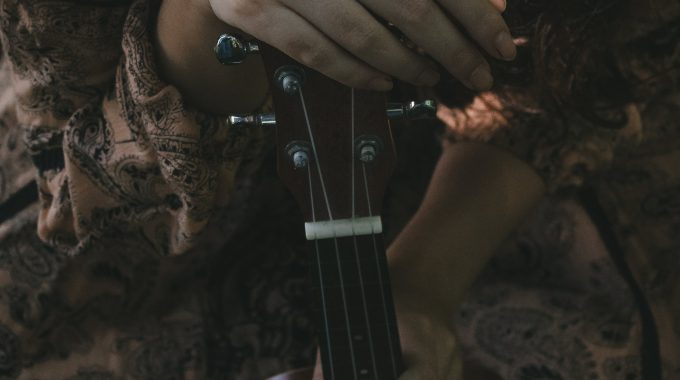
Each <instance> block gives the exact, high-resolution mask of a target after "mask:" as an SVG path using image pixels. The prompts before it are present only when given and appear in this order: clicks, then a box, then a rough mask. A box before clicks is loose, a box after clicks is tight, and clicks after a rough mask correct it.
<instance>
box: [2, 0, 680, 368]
mask: <svg viewBox="0 0 680 380" xmlns="http://www.w3.org/2000/svg"><path fill="white" fill-rule="evenodd" d="M157 5H158V2H157V1H153V0H134V1H133V0H92V1H78V0H31V1H22V0H0V41H1V43H2V60H1V62H2V65H1V70H0V94H1V95H0V380H13V379H32V380H66V379H69V380H75V379H101V380H113V379H230V380H232V379H240V380H246V379H263V378H265V377H267V376H271V375H273V374H275V373H278V372H281V371H283V370H286V369H289V368H295V367H299V366H304V365H309V364H310V363H311V362H312V361H313V358H314V353H315V341H314V331H313V330H314V329H313V327H312V323H311V319H310V314H311V312H310V310H309V306H308V305H309V302H308V299H307V293H306V283H305V281H306V263H305V257H306V255H305V254H304V250H305V246H304V236H302V231H301V230H300V229H299V228H297V227H298V226H299V225H300V221H301V217H300V216H299V215H298V214H297V212H296V211H295V207H294V205H293V202H292V200H291V197H290V196H289V194H288V193H287V192H286V191H285V190H284V189H283V188H282V186H281V184H280V183H279V182H278V180H277V179H276V178H275V174H274V170H273V165H272V159H271V157H270V154H269V153H270V151H271V149H270V146H271V141H270V136H268V135H267V134H266V133H265V132H262V131H258V130H248V129H238V128H232V127H230V126H229V125H228V123H227V122H226V121H225V120H224V119H221V118H218V117H216V116H214V115H209V114H204V113H201V112H199V111H197V110H195V109H193V108H192V107H190V106H188V105H187V104H185V103H184V102H183V101H182V97H181V94H180V93H179V92H178V91H177V90H176V89H175V88H174V87H173V86H170V85H168V84H166V83H164V82H163V81H162V79H161V78H159V77H158V75H157V70H156V63H155V57H154V51H153V38H152V35H153V25H154V16H155V14H156V11H157ZM669 33H671V34H669ZM672 33H674V34H672ZM669 35H670V36H675V37H668V36H669ZM645 39H646V40H645ZM636 41H639V42H635V43H631V44H629V45H626V46H625V48H623V49H622V50H621V54H622V55H625V54H629V55H630V56H632V57H635V59H628V60H622V61H626V62H630V63H631V65H632V66H631V67H629V70H628V71H627V72H628V73H629V75H631V78H634V77H635V76H649V75H654V73H656V72H660V68H661V67H662V66H664V65H666V66H668V65H670V67H673V68H674V69H675V70H674V71H673V70H671V71H668V70H665V71H663V72H665V73H666V74H667V75H666V76H664V77H663V78H660V79H659V80H658V81H657V82H658V83H657V82H654V83H657V84H658V86H659V88H650V89H648V91H649V94H650V95H649V98H648V99H647V100H646V101H645V102H641V103H639V104H635V105H631V107H630V110H629V112H631V114H639V115H640V118H641V123H639V125H638V126H631V127H630V128H626V129H623V130H618V131H602V130H599V129H597V128H595V127H593V126H590V125H588V124H586V123H579V122H575V123H573V124H570V125H568V126H567V125H566V124H565V125H561V126H556V127H555V128H553V129H547V128H540V126H541V123H537V122H529V121H530V120H527V122H526V123H516V124H513V125H512V126H511V127H509V126H501V125H496V124H494V123H490V124H485V125H480V126H475V125H474V124H470V123H461V122H460V120H459V119H458V117H459V116H460V115H461V113H460V112H463V111H461V110H457V111H456V110H442V113H441V116H442V118H443V119H444V121H445V122H446V124H447V125H448V128H447V135H448V136H449V137H450V138H449V139H447V142H445V144H444V149H446V148H447V147H448V146H449V144H452V143H455V141H461V140H475V141H480V142H485V143H493V144H495V145H497V146H499V147H501V148H503V149H509V150H510V151H512V152H513V153H515V154H517V156H518V157H519V158H521V159H523V160H526V161H527V162H528V163H529V164H531V165H532V166H533V167H535V168H536V170H537V171H538V172H539V173H540V174H541V175H542V176H543V177H544V178H545V179H546V183H547V184H548V185H549V187H550V188H552V189H555V190H557V189H561V188H563V187H564V186H567V185H568V186H570V187H583V186H588V187H589V188H591V189H593V190H592V191H591V192H590V193H589V194H590V196H583V197H575V196H573V195H565V196H563V195H557V194H558V192H556V191H554V192H552V195H550V196H548V197H546V199H545V200H544V201H543V203H542V205H541V207H539V208H538V209H537V210H536V212H535V214H534V215H533V216H532V217H530V218H529V219H528V220H527V221H526V223H525V224H524V226H523V227H522V228H520V229H519V230H518V231H517V233H516V234H514V235H513V236H511V237H510V238H509V239H508V241H507V242H506V244H505V245H504V246H503V248H501V249H500V250H499V252H498V255H497V256H496V257H495V258H494V260H493V261H492V263H491V264H490V266H489V267H488V268H487V270H486V271H485V273H483V274H482V276H481V277H480V279H479V281H478V283H477V284H476V286H475V288H474V289H473V291H472V293H471V295H470V297H469V299H468V300H467V302H466V303H465V305H463V307H462V309H461V311H460V313H459V315H457V316H456V317H455V318H456V323H457V326H458V330H459V334H460V340H461V345H462V346H463V349H464V352H465V355H466V357H467V358H468V359H469V360H475V361H478V362H479V363H480V364H482V365H483V366H485V367H487V368H490V369H492V370H493V371H494V372H496V373H498V374H499V375H501V376H502V377H503V378H506V379H522V380H529V379H641V378H642V376H643V374H642V369H641V368H642V361H643V360H644V359H642V357H643V356H644V354H643V350H641V344H642V343H643V341H644V342H648V341H649V339H648V338H646V334H648V332H649V331H653V332H656V331H658V332H659V336H658V341H659V342H660V347H661V354H662V355H661V357H662V358H663V368H664V379H667V380H670V379H676V378H680V361H679V359H678V358H680V330H679V329H680V319H679V318H680V310H679V308H680V294H678V292H680V289H679V288H678V284H680V282H678V281H677V280H676V277H677V274H678V273H677V272H678V271H679V270H680V261H679V260H680V259H679V257H680V256H679V255H680V240H679V239H680V238H679V237H680V219H679V218H680V210H679V209H678V205H679V204H680V190H679V189H680V166H679V165H678V164H677V163H678V162H680V130H678V128H675V124H674V123H675V122H676V120H678V119H679V118H680V95H679V93H678V91H677V83H678V78H679V77H678V75H679V74H680V73H679V72H678V70H677V68H678V60H679V54H680V44H678V43H677V42H678V41H680V24H678V23H677V22H675V23H673V22H669V23H667V25H666V27H665V29H664V31H663V32H659V33H658V34H654V33H646V32H645V33H642V34H641V36H640V38H639V39H636ZM649 44H656V45H654V46H658V49H656V50H654V51H653V52H652V51H651V50H650V49H648V45H649ZM664 44H665V45H664ZM660 65H661V66H660ZM646 83H649V81H647V82H646ZM488 115H490V117H491V119H493V114H492V112H488ZM558 127H559V128H558ZM567 127H568V128H567ZM400 133H401V136H398V137H399V138H398V142H397V143H398V146H399V147H400V148H401V150H402V151H403V152H405V153H403V154H402V157H403V156H408V152H409V151H413V152H416V151H417V152H420V153H419V154H418V155H412V156H411V157H417V158H415V159H414V158H410V159H408V160H405V161H404V162H402V163H400V166H399V169H398V171H397V174H396V175H395V177H394V179H393V186H392V187H391V189H390V190H389V193H388V195H387V197H386V202H387V206H386V209H385V223H386V226H387V228H388V239H389V238H390V237H391V236H394V234H395V233H397V231H398V230H399V227H400V226H401V225H403V223H404V222H405V221H406V220H407V219H408V217H409V215H410V214H411V213H412V212H413V211H414V210H415V209H416V208H417V206H418V203H419V199H420V196H421V195H422V193H423V191H424V189H425V186H426V185H427V179H428V174H429V173H430V172H431V170H432V166H433V164H434V162H435V161H436V157H437V149H438V147H439V145H438V142H437V140H436V139H435V138H434V135H435V133H434V131H433V128H422V129H419V130H417V131H416V130H404V131H402V132H400ZM523 141H529V142H530V143H529V144H525V143H521V142H523ZM518 142H520V143H518ZM422 152H428V153H422ZM577 168H578V169H577ZM36 183H37V186H36ZM36 189H37V191H36ZM560 194H561V193H560ZM570 194H574V193H573V192H572V193H570ZM593 200H595V201H596V202H594V201H593ZM584 204H585V205H586V206H588V205H592V204H595V205H596V206H597V207H584ZM593 210H596V211H599V212H594V211H593ZM602 220H605V221H606V223H602ZM602 226H609V227H608V228H607V229H603V227H602ZM612 242H613V243H612ZM612 251H616V252H617V253H618V254H620V256H616V255H615V254H613V253H612ZM617 257H620V258H622V260H618V259H616V258H617ZM621 264H624V265H621ZM621 268H631V269H632V272H633V273H632V275H631V276H629V277H630V278H628V277H627V276H626V271H625V270H623V271H622V269H621ZM622 273H623V275H622ZM634 285H635V286H634ZM636 292H638V293H640V294H637V293H636ZM640 295H642V296H640ZM644 305H647V306H648V311H650V314H651V316H652V317H650V316H647V317H643V316H642V315H643V314H644V310H646V309H645V308H644V307H643V306H644ZM648 317H649V318H648ZM650 323H651V324H652V326H651V327H653V329H651V330H650V326H649V324H650ZM652 341H653V340H652Z"/></svg>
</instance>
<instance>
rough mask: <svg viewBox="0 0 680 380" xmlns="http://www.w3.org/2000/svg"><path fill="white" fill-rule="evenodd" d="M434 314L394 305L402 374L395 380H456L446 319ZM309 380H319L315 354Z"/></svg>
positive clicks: (458, 364)
mask: <svg viewBox="0 0 680 380" xmlns="http://www.w3.org/2000/svg"><path fill="white" fill-rule="evenodd" d="M434 315H436V314H434V313H426V312H424V311H420V310H414V309H413V308H411V307H404V306H401V307H400V306H399V305H397V320H398V324H399V338H400V340H401V348H402V352H403V358H404V364H405V366H406V372H404V373H403V374H402V375H401V376H400V377H399V380H423V379H437V380H460V379H462V360H461V357H460V355H459V354H458V346H457V342H456V337H455V335H454V332H453V328H452V326H451V323H447V322H446V320H450V318H447V319H446V320H445V319H440V318H435V317H434ZM313 380H323V374H322V370H321V361H320V359H319V355H317V360H316V366H315V368H314V376H313Z"/></svg>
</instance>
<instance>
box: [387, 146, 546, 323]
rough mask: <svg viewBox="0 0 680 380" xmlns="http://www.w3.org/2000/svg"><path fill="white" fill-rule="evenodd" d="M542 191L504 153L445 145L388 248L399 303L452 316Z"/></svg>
mask: <svg viewBox="0 0 680 380" xmlns="http://www.w3.org/2000/svg"><path fill="white" fill-rule="evenodd" d="M544 191H545V189H544V185H543V183H542V181H541V179H540V178H539V177H538V175H537V174H536V173H534V171H533V170H532V169H531V168H529V167H528V166H527V165H526V164H524V163H522V162H520V161H519V160H517V159H516V158H514V157H512V156H511V155H510V154H509V153H506V152H503V151H500V150H499V149H497V148H494V147H490V146H486V145H483V144H476V143H461V144H455V145H452V146H450V147H448V148H446V149H445V150H444V152H443V154H442V157H441V158H440V160H439V163H438V165H437V167H436V169H435V172H434V174H433V177H432V180H431V182H430V186H429V188H428V190H427V193H426V195H425V198H424V200H423V203H422V205H421V207H420V208H419V210H418V211H417V212H416V214H415V215H414V217H413V218H412V219H411V221H410V222H409V224H408V225H407V226H406V227H405V228H404V230H403V231H402V232H401V233H400V235H399V236H398V237H397V239H396V240H395V241H394V243H393V244H392V245H391V246H390V248H389V250H388V257H389V261H390V270H391V272H392V276H393V283H394V287H395V293H396V294H399V296H398V297H397V298H398V302H408V303H412V305H410V306H411V307H422V308H427V309H429V310H433V311H434V312H436V313H441V314H440V315H442V316H444V315H451V313H452V312H453V311H455V308H456V307H457V306H458V304H459V303H460V302H461V301H462V299H463V297H464V295H465V292H466V290H467V289H468V287H469V286H470V285H471V284H472V282H473V281H474V279H475V278H476V277H477V275H478V274H479V273H480V272H481V270H482V269H483V268H484V266H485V264H486V263H487V261H488V259H489V258H490V257H491V255H492V254H493V253H494V251H495V250H496V249H497V248H498V247H499V245H500V244H501V243H502V242H503V240H504V239H505V238H506V237H507V236H508V235H509V234H510V232H512V231H513V230H514V229H515V228H516V227H517V225H518V224H519V223H520V222H521V221H522V220H523V218H524V217H525V215H526V214H527V213H528V211H530V210H531V208H532V207H533V206H534V205H535V204H536V203H537V202H538V200H539V199H540V197H541V196H542V194H543V193H544ZM416 304H417V305H416Z"/></svg>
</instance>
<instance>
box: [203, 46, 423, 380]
mask: <svg viewBox="0 0 680 380" xmlns="http://www.w3.org/2000/svg"><path fill="white" fill-rule="evenodd" d="M215 51H216V54H217V56H218V59H220V61H221V62H223V63H227V64H234V63H239V62H240V61H242V60H243V59H244V58H245V56H246V55H247V54H248V53H252V52H259V53H260V54H261V55H262V58H263V60H264V62H265V67H266V69H267V75H268V76H269V80H270V83H271V84H272V86H271V88H272V98H273V104H274V112H275V113H274V114H266V115H249V116H231V117H230V122H231V124H232V125H234V126H261V127H264V126H275V128H276V143H277V153H276V154H277V169H278V173H279V176H280V178H281V180H282V181H283V182H284V183H285V184H286V186H287V187H288V189H289V190H290V191H291V192H292V194H293V195H294V197H295V198H296V200H297V203H298V205H299V207H300V209H301V211H302V213H303V216H304V218H305V225H304V228H305V234H306V237H307V240H308V245H309V263H310V266H309V267H310V278H311V282H312V284H311V293H312V296H313V298H314V301H315V303H316V310H315V311H316V313H317V315H318V317H317V321H318V322H317V329H318V332H319V342H318V343H319V351H320V356H321V363H322V367H323V374H324V379H325V380H397V378H398V377H399V375H400V374H401V373H402V372H403V363H402V357H401V347H400V343H399V335H398V330H397V321H396V316H395V312H394V304H393V300H392V294H391V286H390V281H389V273H388V267H387V260H386V256H385V248H384V245H383V238H382V221H381V218H380V214H379V213H380V211H381V207H382V200H383V194H384V189H385V187H386V185H387V182H388V179H389V177H390V175H391V173H392V171H393V169H394V166H395V163H396V155H395V149H394V144H393V141H392V134H391V130H390V122H389V117H388V116H390V117H397V116H402V117H410V118H420V117H424V116H430V115H432V114H433V112H434V109H435V107H434V104H433V103H432V102H424V103H421V104H416V103H415V102H412V103H410V104H409V105H408V106H402V105H395V104H387V102H386V95H385V94H384V93H379V92H371V91H364V90H357V89H352V88H348V87H346V86H344V85H341V84H339V83H338V82H336V81H334V80H332V79H329V78H327V77H325V76H323V75H322V74H320V73H318V72H316V71H314V70H312V69H309V68H307V67H303V66H301V65H300V64H299V63H297V62H295V61H293V60H292V59H291V58H289V57H287V56H285V55H284V54H282V53H281V52H279V51H277V50H275V49H273V48H271V47H268V46H266V45H264V44H259V45H258V44H255V43H252V42H244V41H242V40H240V39H239V38H237V37H235V36H230V35H223V36H221V37H220V40H219V41H218V44H217V46H216V48H215ZM311 375H312V370H311V369H304V370H301V371H294V372H289V373H287V374H283V375H279V376H276V377H274V378H271V379H269V380H303V379H304V380H309V379H311Z"/></svg>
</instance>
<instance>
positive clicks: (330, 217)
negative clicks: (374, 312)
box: [298, 87, 357, 380]
mask: <svg viewBox="0 0 680 380" xmlns="http://www.w3.org/2000/svg"><path fill="white" fill-rule="evenodd" d="M298 93H299V94H300V103H301V104H302V111H303V114H304V116H305V123H306V125H307V133H308V135H309V141H310V144H311V146H312V154H313V155H314V161H315V162H316V168H317V174H318V176H319V182H320V184H321V191H322V193H323V197H324V200H325V201H326V209H327V212H328V220H329V221H333V213H332V211H331V204H330V200H329V197H328V192H327V191H326V181H325V180H324V176H323V171H322V169H321V164H320V161H319V155H318V154H317V149H316V141H315V139H314V132H313V131H312V126H311V123H310V121H309V113H308V112H307V104H306V102H305V97H304V93H303V89H302V87H300V89H299V90H298ZM309 184H310V186H311V184H312V181H311V172H310V175H309ZM316 242H317V243H316V244H317V251H316V255H317V263H319V268H318V269H319V278H320V279H322V276H323V274H322V272H321V261H320V254H319V250H318V240H316ZM333 242H334V245H335V257H336V260H337V264H338V272H339V275H340V293H341V295H342V304H343V309H344V311H345V327H346V328H347V339H348V342H349V350H350V357H351V359H352V373H353V375H354V379H355V380H357V366H356V359H355V354H354V344H353V342H352V330H351V327H350V324H349V314H348V310H347V296H346V294H345V283H344V279H343V277H342V264H341V262H340V249H339V247H338V239H337V237H333ZM321 282H322V283H323V281H321ZM321 293H322V294H323V286H322V287H321ZM324 310H325V309H324ZM324 318H325V319H326V323H328V322H327V321H328V317H327V315H326V314H325V312H324ZM326 333H327V335H326V336H327V337H328V339H327V340H328V345H329V346H330V331H328V330H327V331H326ZM329 355H330V351H329ZM328 361H329V362H332V360H328ZM331 365H332V364H331ZM333 376H334V375H333V374H331V377H333ZM331 380H333V379H331Z"/></svg>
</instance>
